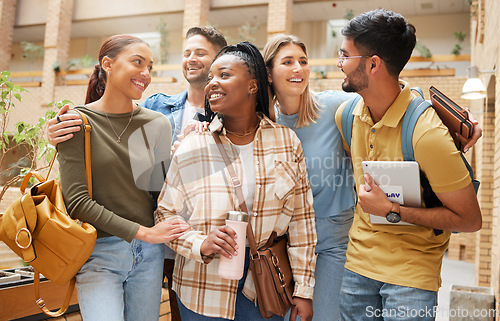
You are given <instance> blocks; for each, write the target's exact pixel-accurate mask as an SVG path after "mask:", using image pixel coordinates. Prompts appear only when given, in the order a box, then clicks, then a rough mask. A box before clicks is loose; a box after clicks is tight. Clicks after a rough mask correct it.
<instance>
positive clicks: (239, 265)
mask: <svg viewBox="0 0 500 321" xmlns="http://www.w3.org/2000/svg"><path fill="white" fill-rule="evenodd" d="M247 224H248V214H247V213H245V212H238V211H229V212H227V216H226V225H227V226H229V227H231V228H232V229H233V230H234V231H235V232H236V235H238V237H237V238H236V244H238V255H233V256H232V258H230V259H228V258H226V257H225V256H222V255H221V256H220V261H219V276H220V277H221V278H223V279H229V280H239V279H241V278H242V277H243V272H244V271H243V269H244V266H245V246H246V238H247Z"/></svg>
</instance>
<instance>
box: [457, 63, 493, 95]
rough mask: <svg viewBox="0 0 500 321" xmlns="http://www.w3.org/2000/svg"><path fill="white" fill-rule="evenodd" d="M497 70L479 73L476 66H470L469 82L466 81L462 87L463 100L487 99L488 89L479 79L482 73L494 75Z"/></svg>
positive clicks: (468, 70)
mask: <svg viewBox="0 0 500 321" xmlns="http://www.w3.org/2000/svg"><path fill="white" fill-rule="evenodd" d="M495 71H496V69H495V70H489V71H479V69H478V68H477V67H476V66H470V67H469V68H467V74H468V75H467V81H465V84H464V86H463V87H462V96H461V97H462V98H463V99H482V98H485V97H486V87H484V85H483V82H482V81H481V79H480V78H479V74H480V73H494V72H495Z"/></svg>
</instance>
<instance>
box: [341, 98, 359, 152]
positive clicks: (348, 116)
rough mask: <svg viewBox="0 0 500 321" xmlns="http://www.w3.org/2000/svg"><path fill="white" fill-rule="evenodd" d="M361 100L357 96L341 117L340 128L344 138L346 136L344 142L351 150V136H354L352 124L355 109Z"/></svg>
mask: <svg viewBox="0 0 500 321" xmlns="http://www.w3.org/2000/svg"><path fill="white" fill-rule="evenodd" d="M360 99H361V96H359V95H358V96H356V97H354V98H353V99H351V100H349V101H348V102H347V104H346V105H345V107H344V110H342V115H341V117H340V127H341V130H342V136H344V140H345V141H346V143H347V146H349V150H350V149H351V136H352V123H353V121H354V114H353V111H354V108H355V107H356V105H357V104H358V101H359V100H360Z"/></svg>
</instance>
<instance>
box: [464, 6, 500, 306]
mask: <svg viewBox="0 0 500 321" xmlns="http://www.w3.org/2000/svg"><path fill="white" fill-rule="evenodd" d="M478 4H479V8H478V12H477V14H476V15H475V17H474V19H473V20H472V22H471V31H470V33H471V34H473V35H474V37H473V39H471V46H472V49H471V54H472V59H471V60H472V61H471V63H472V64H474V65H476V66H478V68H479V70H482V71H486V70H493V69H494V68H498V66H499V65H500V52H499V47H500V38H499V37H498V35H499V32H500V21H499V19H498V17H499V16H500V6H499V5H498V1H497V0H480V1H478ZM497 73H498V71H497ZM497 78H498V77H494V76H492V74H491V73H483V74H482V75H481V79H482V80H483V82H484V83H485V84H486V86H487V88H489V90H488V99H487V100H486V101H487V103H482V102H481V103H478V106H474V108H475V109H477V110H478V112H479V113H480V114H481V115H482V121H483V124H485V126H486V127H487V128H488V132H487V133H485V136H486V143H485V144H483V145H484V149H485V150H491V155H488V154H483V155H477V157H476V161H478V162H483V163H484V165H483V166H489V168H490V169H491V174H490V175H491V176H492V181H491V182H489V184H488V185H487V186H483V187H482V188H487V189H488V190H489V191H488V192H489V194H490V195H492V198H489V199H486V201H487V202H488V203H486V204H485V205H484V206H483V207H484V208H485V209H486V208H487V209H488V210H487V211H483V216H485V220H484V221H485V223H486V225H483V226H485V227H486V230H485V231H484V232H483V233H481V235H480V237H479V240H480V243H479V244H477V250H479V251H480V253H479V254H478V255H477V256H476V267H477V266H478V268H476V279H477V281H476V282H479V283H480V284H482V285H486V286H490V287H492V288H493V289H494V291H495V295H496V302H497V311H498V309H499V308H500V305H499V302H500V242H499V238H500V224H499V220H500V132H499V129H500V82H498V81H496V79H497ZM492 155H493V156H492ZM491 158H493V160H492V161H491Z"/></svg>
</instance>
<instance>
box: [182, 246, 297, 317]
mask: <svg viewBox="0 0 500 321" xmlns="http://www.w3.org/2000/svg"><path fill="white" fill-rule="evenodd" d="M249 257H250V250H249V248H248V247H247V248H246V253H245V272H244V273H243V277H242V278H241V280H240V281H239V282H238V292H237V294H236V307H235V311H236V312H235V316H234V320H236V321H265V320H271V321H284V319H283V317H280V316H278V315H274V316H273V317H271V318H270V319H264V317H263V316H262V315H261V314H260V310H259V307H258V306H255V304H254V303H253V302H252V301H250V300H249V299H248V298H247V297H246V296H245V295H244V294H243V293H242V292H241V290H243V285H244V284H245V279H246V277H247V273H248V266H249V265H250V259H249ZM177 302H178V303H179V310H180V312H181V319H182V320H183V321H226V320H227V319H223V318H216V317H207V316H204V315H201V314H198V313H195V312H193V311H191V310H189V309H188V308H186V307H185V306H184V304H182V302H181V301H180V300H179V297H177ZM287 320H288V319H287Z"/></svg>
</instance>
